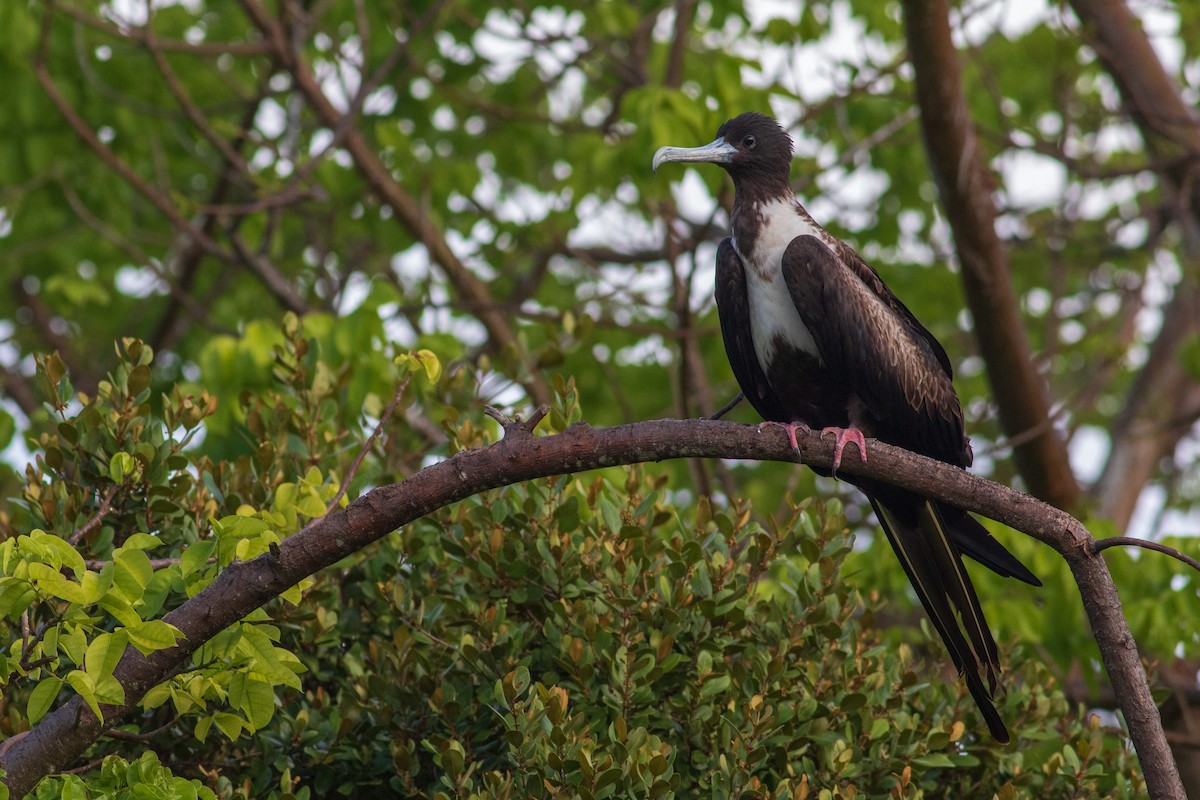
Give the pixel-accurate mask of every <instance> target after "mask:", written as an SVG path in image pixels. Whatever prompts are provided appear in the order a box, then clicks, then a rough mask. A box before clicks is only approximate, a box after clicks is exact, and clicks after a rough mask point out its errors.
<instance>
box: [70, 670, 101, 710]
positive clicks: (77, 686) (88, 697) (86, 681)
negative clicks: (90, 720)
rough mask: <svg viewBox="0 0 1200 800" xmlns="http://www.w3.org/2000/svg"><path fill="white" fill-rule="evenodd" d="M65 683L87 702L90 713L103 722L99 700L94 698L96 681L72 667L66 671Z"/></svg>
mask: <svg viewBox="0 0 1200 800" xmlns="http://www.w3.org/2000/svg"><path fill="white" fill-rule="evenodd" d="M67 683H69V684H70V685H71V688H72V689H74V690H75V693H76V694H77V695H79V696H80V697H82V698H83V700H84V702H85V703H87V704H88V708H90V709H92V713H93V714H95V715H96V719H98V720H100V721H101V722H103V721H104V714H103V713H101V711H100V702H99V700H98V699H97V698H96V682H95V681H94V680H92V679H91V678H90V677H89V676H88V675H87V674H85V673H83V672H81V671H80V670H77V669H73V670H71V671H70V672H68V673H67Z"/></svg>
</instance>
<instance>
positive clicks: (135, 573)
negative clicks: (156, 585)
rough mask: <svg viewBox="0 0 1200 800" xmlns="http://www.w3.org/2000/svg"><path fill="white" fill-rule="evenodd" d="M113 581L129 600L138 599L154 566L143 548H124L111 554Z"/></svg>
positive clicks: (147, 583)
mask: <svg viewBox="0 0 1200 800" xmlns="http://www.w3.org/2000/svg"><path fill="white" fill-rule="evenodd" d="M113 563H114V571H113V583H114V584H115V585H116V586H117V588H119V589H120V590H121V591H122V592H123V593H124V594H125V596H126V597H127V598H128V599H129V600H130V601H136V600H139V599H140V598H141V596H142V594H143V593H144V592H145V591H146V586H148V585H149V583H150V580H151V578H153V577H154V568H153V567H152V566H151V565H150V557H149V556H148V555H146V552H145V551H144V550H126V551H124V552H118V553H116V554H115V555H114V556H113Z"/></svg>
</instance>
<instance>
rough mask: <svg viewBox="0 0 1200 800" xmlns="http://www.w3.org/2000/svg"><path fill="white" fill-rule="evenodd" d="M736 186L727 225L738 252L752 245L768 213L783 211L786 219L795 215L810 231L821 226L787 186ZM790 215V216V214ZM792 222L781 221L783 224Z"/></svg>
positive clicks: (790, 225) (789, 225)
mask: <svg viewBox="0 0 1200 800" xmlns="http://www.w3.org/2000/svg"><path fill="white" fill-rule="evenodd" d="M745 188H747V187H742V186H738V187H737V191H736V194H735V195H734V200H733V214H732V218H731V219H730V227H731V228H732V229H733V230H732V233H733V238H734V242H735V243H736V244H737V246H738V249H739V250H740V251H741V252H742V253H749V252H750V251H751V250H752V249H753V248H754V246H755V243H756V242H757V240H758V238H759V234H760V232H762V230H763V228H764V226H765V225H767V222H768V220H767V217H768V216H769V215H776V214H785V215H786V217H787V218H789V219H795V221H796V222H797V223H799V224H800V225H801V226H802V227H803V228H806V229H811V231H819V230H821V228H820V226H819V225H817V223H816V222H815V221H814V220H813V218H812V217H811V216H809V213H808V212H807V211H806V210H805V209H804V206H802V205H800V201H799V200H797V199H796V195H795V194H793V193H792V190H791V187H789V186H787V185H784V186H783V187H777V188H776V190H775V191H773V192H763V191H755V189H756V188H757V187H749V188H750V189H751V190H750V191H745ZM793 215H794V217H793ZM793 224H794V223H789V222H785V223H784V225H785V227H786V228H790V227H792V225H793Z"/></svg>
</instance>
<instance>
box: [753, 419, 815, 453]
mask: <svg viewBox="0 0 1200 800" xmlns="http://www.w3.org/2000/svg"><path fill="white" fill-rule="evenodd" d="M758 427H759V430H762V429H763V428H767V427H771V428H783V429H784V430H785V431H787V435H788V444H790V445H791V446H792V449H793V450H795V451H796V455H799V454H800V443H799V442H797V441H796V431H803V432H804V433H811V432H812V428H810V427H808V426H807V425H805V424H804V423H803V422H775V421H774V420H766V421H765V422H760V423H759V424H758Z"/></svg>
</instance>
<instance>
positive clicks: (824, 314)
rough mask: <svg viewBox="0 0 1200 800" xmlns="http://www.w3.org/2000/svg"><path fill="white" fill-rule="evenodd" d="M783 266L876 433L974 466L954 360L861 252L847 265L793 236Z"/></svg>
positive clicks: (831, 361)
mask: <svg viewBox="0 0 1200 800" xmlns="http://www.w3.org/2000/svg"><path fill="white" fill-rule="evenodd" d="M845 249H848V248H845ZM851 252H852V251H851ZM781 266H782V269H783V277H784V282H785V283H786V284H787V287H788V290H789V292H790V293H791V296H792V302H793V303H794V304H795V306H796V310H797V311H798V312H799V314H800V318H801V319H802V320H803V322H804V324H805V326H806V327H807V328H808V330H809V331H811V332H812V335H813V338H814V339H815V340H816V343H817V349H818V350H819V351H820V355H821V358H822V360H823V361H824V363H825V366H826V367H827V368H828V370H829V371H830V372H833V373H835V374H838V375H840V376H842V377H843V378H844V379H845V380H846V382H847V383H848V384H849V386H850V388H851V390H852V391H853V392H854V393H855V395H857V396H858V397H859V398H860V399H861V400H862V401H863V403H864V404H865V405H866V407H867V409H866V410H867V412H868V413H869V414H870V415H871V416H872V417H873V419H874V420H875V422H874V424H873V426H872V430H871V433H872V434H873V435H875V436H877V437H878V438H880V439H883V440H884V441H888V442H891V443H893V444H898V445H900V446H902V447H905V448H907V449H909V450H913V451H915V452H918V453H922V454H924V455H928V456H932V457H934V458H937V459H940V460H942V461H946V462H949V463H951V464H956V465H958V466H968V465H969V464H970V462H971V451H970V447H969V445H968V443H967V439H966V436H965V435H964V433H963V417H962V408H961V407H960V406H959V403H958V395H957V394H955V392H954V384H953V383H952V382H951V380H950V369H949V359H947V358H946V354H945V351H944V350H942V348H941V346H940V345H936V341H935V340H934V339H933V336H932V335H930V334H929V332H928V331H926V330H925V329H924V328H923V327H921V325H920V323H918V322H917V321H916V319H915V318H913V316H912V314H911V313H910V312H909V311H908V309H907V308H905V307H904V306H903V304H901V303H900V301H899V300H897V299H896V298H895V296H894V295H892V293H891V292H890V291H888V289H887V287H886V286H884V285H883V281H882V280H880V278H879V276H878V275H877V274H876V273H875V272H874V270H872V269H871V268H870V267H868V266H867V265H866V264H865V263H862V262H861V259H857V257H855V260H854V263H853V264H847V263H846V261H845V260H844V259H842V258H840V257H839V256H838V255H836V254H835V253H834V252H833V251H832V250H830V249H829V248H828V247H826V246H825V244H824V243H822V242H821V241H820V240H819V239H817V238H816V237H815V236H797V237H796V238H795V239H793V240H792V242H791V243H790V244H789V245H788V247H787V249H786V250H785V251H784V254H783V262H782V265H781Z"/></svg>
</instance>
